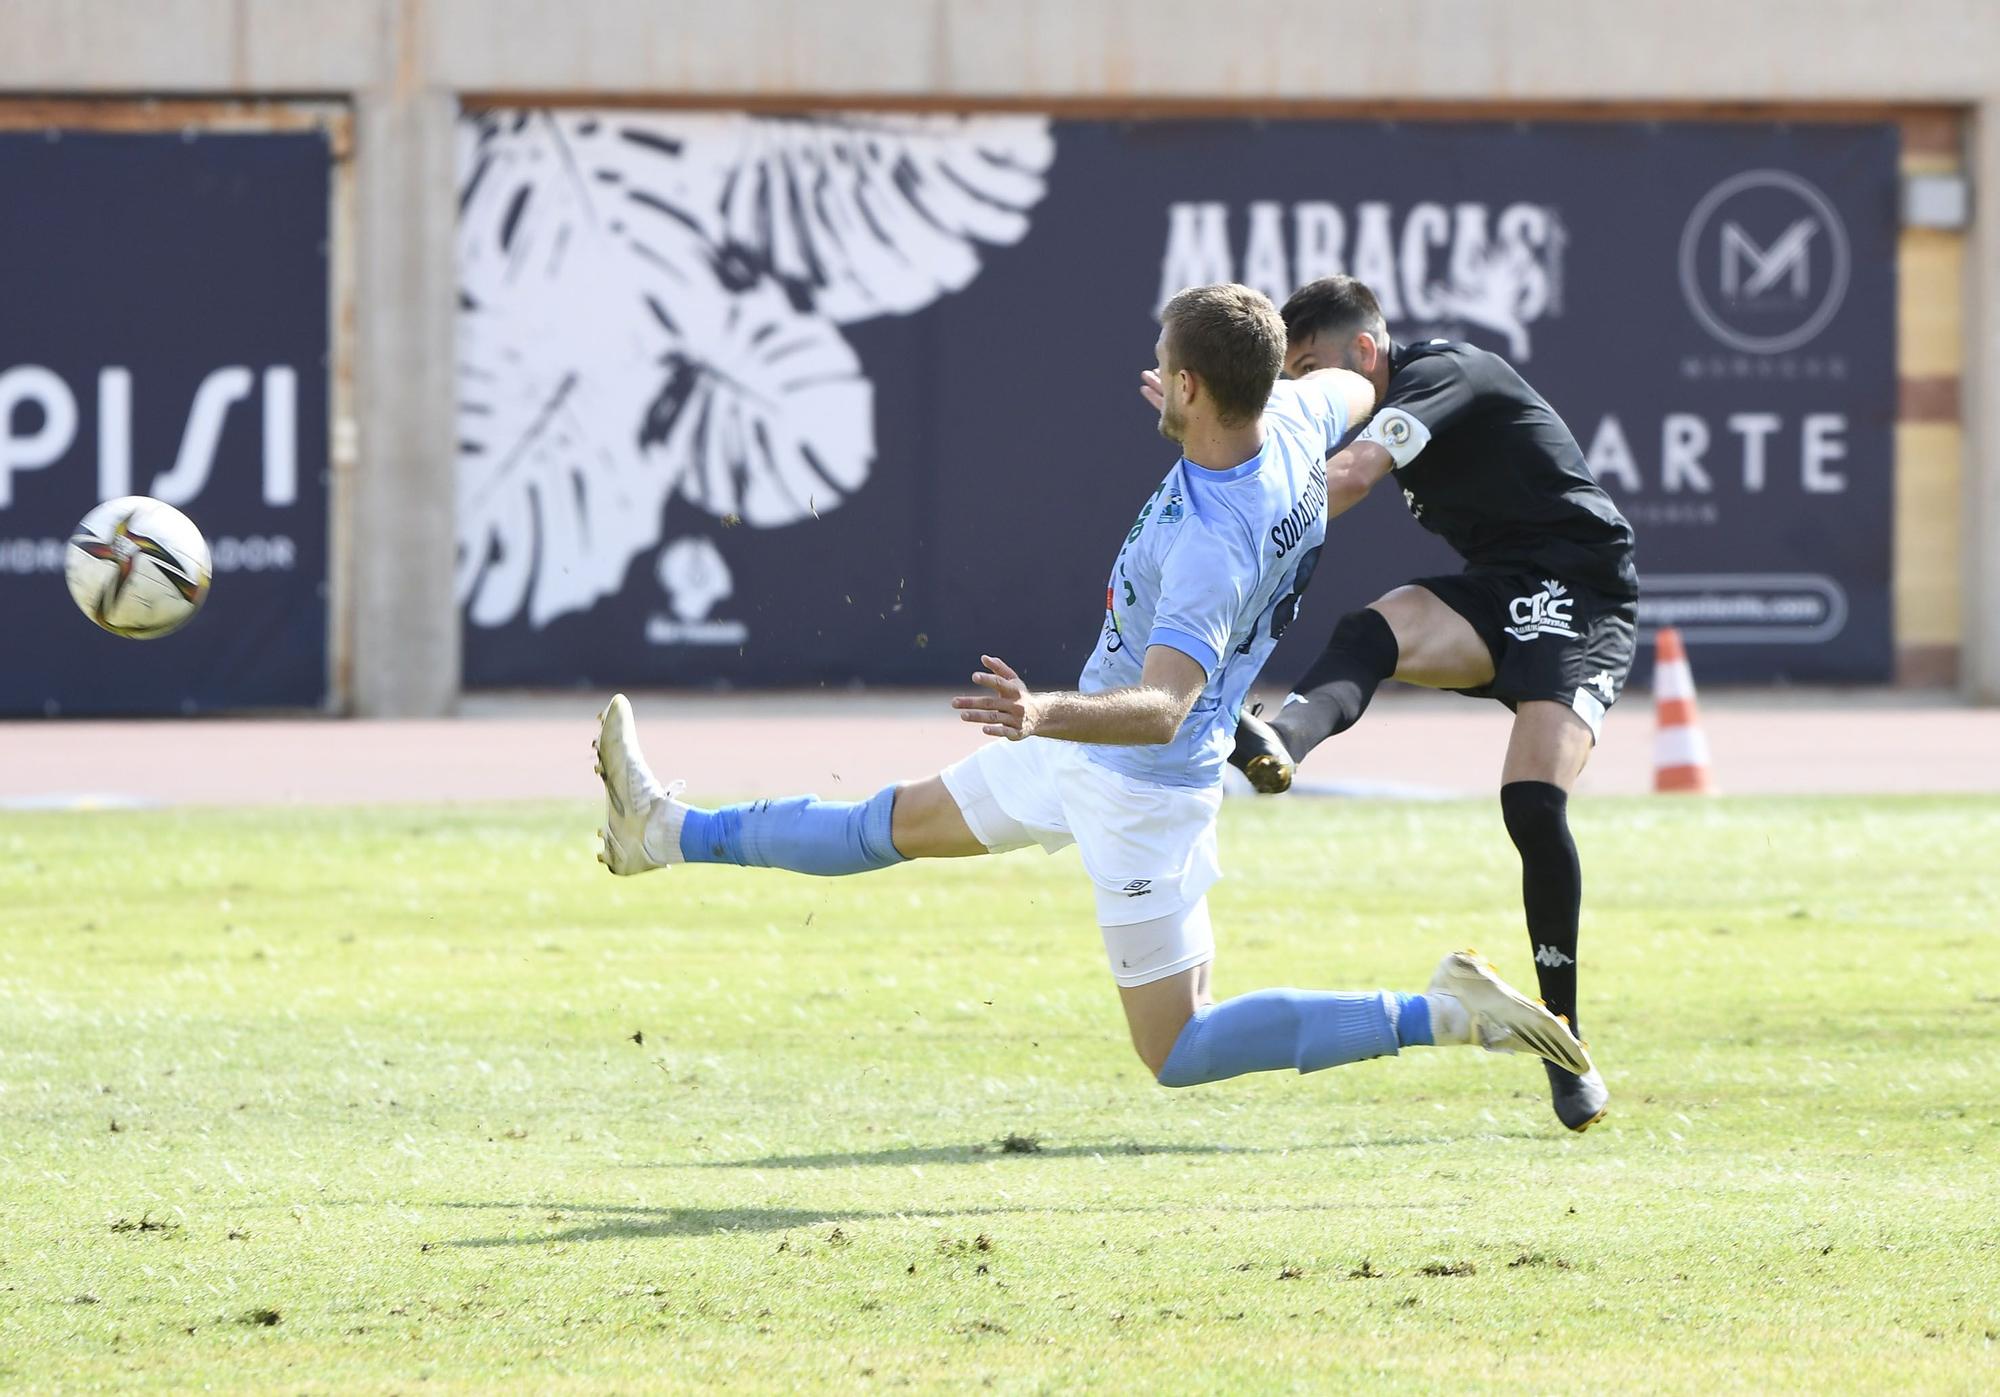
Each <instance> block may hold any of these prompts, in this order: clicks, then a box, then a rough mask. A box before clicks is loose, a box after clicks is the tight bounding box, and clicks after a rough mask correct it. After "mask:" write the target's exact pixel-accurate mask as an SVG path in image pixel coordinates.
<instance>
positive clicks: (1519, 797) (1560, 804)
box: [1500, 781, 1569, 851]
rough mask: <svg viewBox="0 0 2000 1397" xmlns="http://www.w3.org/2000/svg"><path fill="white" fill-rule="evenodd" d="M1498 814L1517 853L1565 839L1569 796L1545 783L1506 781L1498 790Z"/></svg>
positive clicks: (1567, 829)
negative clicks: (1517, 850)
mask: <svg viewBox="0 0 2000 1397" xmlns="http://www.w3.org/2000/svg"><path fill="white" fill-rule="evenodd" d="M1500 814H1501V817H1502V818H1503V819H1505V820H1506V822H1507V834H1508V837H1509V838H1511V839H1512V840H1513V841H1514V847H1515V848H1517V849H1521V850H1524V851H1525V850H1528V849H1532V848H1537V847H1540V846H1542V845H1545V844H1548V843H1550V842H1554V841H1560V840H1565V839H1567V838H1568V837H1569V795H1568V793H1567V792H1566V791H1564V790H1563V788H1562V787H1561V786H1557V785H1553V784H1551V783H1549V782H1547V781H1509V782H1508V783H1507V784H1506V785H1504V786H1502V787H1501V788H1500Z"/></svg>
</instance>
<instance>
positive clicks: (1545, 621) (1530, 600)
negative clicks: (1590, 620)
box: [1507, 577, 1577, 640]
mask: <svg viewBox="0 0 2000 1397" xmlns="http://www.w3.org/2000/svg"><path fill="white" fill-rule="evenodd" d="M1575 604H1576V598H1575V597H1572V596H1570V595H1569V588H1567V587H1565V586H1563V584H1562V583H1560V582H1558V581H1556V580H1555V579H1554V578H1552V577H1551V578H1547V579H1545V580H1544V581H1543V583H1542V590H1541V591H1539V592H1535V593H1533V594H1532V595H1529V596H1525V597H1516V598H1514V600H1512V601H1511V602H1508V603H1507V614H1508V616H1509V617H1510V618H1511V619H1512V620H1513V622H1514V624H1513V625H1511V626H1509V627H1507V634H1508V635H1511V636H1513V637H1514V639H1516V640H1533V639H1534V638H1535V637H1537V636H1543V635H1560V636H1566V637H1568V638H1569V639H1571V640H1575V639H1576V638H1577V637H1576V629H1575V618H1574V617H1573V616H1572V615H1571V614H1570V612H1571V608H1572V607H1574V606H1575Z"/></svg>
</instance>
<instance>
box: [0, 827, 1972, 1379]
mask: <svg viewBox="0 0 2000 1397" xmlns="http://www.w3.org/2000/svg"><path fill="white" fill-rule="evenodd" d="M593 819H594V812H593V811H591V810H590V809H588V808H585V807H562V808H558V807H547V806H541V807H508V808H474V809H463V810H452V811H411V810H370V811H351V812H334V813H327V812H295V811H279V812H258V813H248V812H241V813H219V812H167V813H158V812H155V813H137V814H77V815H7V816H0V1387H5V1388H20V1387H40V1388H53V1387H58V1386H62V1387H75V1386H120V1387H125V1386H155V1387H194V1386H203V1385H207V1386H213V1387H217V1388H225V1389H226V1388H238V1387H248V1386H252V1385H265V1384H275V1385H278V1386H281V1387H283V1388H285V1389H287V1390H291V1391H342V1392H345V1391H356V1390H399V1391H410V1390H413V1389H416V1388H417V1387H419V1386H420V1385H421V1386H426V1387H441V1388H483V1387H490V1386H495V1385H500V1384H504V1383H509V1382H512V1383H518V1384H520V1385H523V1386H533V1387H535V1388H538V1389H577V1390H614V1389H616V1390H628V1391H629V1390H633V1389H657V1388H662V1387H682V1386H688V1387H693V1386H706V1385H727V1386H733V1387H737V1388H741V1389H744V1390H762V1391H773V1390H782V1389H786V1388H794V1387H817V1386H827V1387H837V1388H842V1389H848V1390H867V1389H872V1388H878V1387H879V1388H916V1389H935V1390H943V1389H962V1388H976V1387H981V1386H992V1387H994V1388H997V1389H1001V1390H1012V1391H1041V1390H1062V1389H1074V1388H1080V1387H1100V1388H1104V1389H1123V1390H1137V1389H1142V1388H1144V1389H1149V1390H1156V1391H1165V1390H1175V1391H1188V1390H1196V1389H1209V1390H1219V1391H1230V1392H1235V1391H1276V1390H1306V1389H1327V1388H1333V1387H1335V1386H1339V1385H1346V1384H1350V1383H1353V1382H1357V1381H1359V1382H1365V1383H1367V1384H1369V1385H1370V1387H1371V1388H1389V1389H1403V1390H1413V1391H1414V1390H1437V1389H1441V1388H1445V1387H1447V1386H1449V1387H1458V1388H1464V1387H1472V1388H1479V1389H1499V1388H1502V1387H1506V1388H1515V1389H1521V1390H1529V1391H1547V1390H1554V1389H1584V1390H1607V1389H1627V1390H1648V1391H1656V1390H1657V1391H1690V1392H1692V1391H1702V1392H1709V1391H1714V1390H1718V1389H1749V1390H1771V1389H1777V1388H1789V1389H1801V1390H1807V1389H1809V1390H1814V1391H1821V1392H1834V1391H1855V1390H1866V1389H1873V1390H1878V1391H1886V1390H1890V1389H1895V1390H1899V1391H1909V1390H1928V1391H1966V1392H1971V1391H1992V1390H1993V1388H1994V1385H1995V1382H1996V1378H2000V937H1997V936H1996V933H1995V924H1996V920H2000V801H1970V800H1956V801H1947V800H1921V801H1919V800H1908V801H1871V802H1862V801H1814V802H1776V801H1772V802H1752V801H1730V802H1708V803H1704V802H1700V801H1692V800H1685V801H1669V800H1647V801H1636V802H1615V801H1597V802H1590V801H1586V802H1583V803H1581V804H1580V805H1579V807H1578V810H1577V814H1576V825H1577V830H1578V838H1579V841H1580V843H1581V844H1582V846H1583V850H1584V858H1585V869H1586V875H1587V878H1588V882H1589V890H1588V905H1587V911H1586V922H1585V940H1584V949H1585V957H1586V958H1585V964H1584V970H1585V980H1584V985H1585V995H1586V1005H1587V1010H1586V1020H1585V1022H1586V1026H1587V1028H1588V1029H1589V1030H1590V1036H1591V1037H1592V1039H1593V1041H1594V1044H1595V1046H1596V1049H1597V1051H1598V1056H1599V1061H1600V1063H1601V1065H1602V1066H1603V1068H1604V1071H1605V1075H1606V1077H1607V1078H1608V1079H1609V1081H1610V1084H1611V1088H1612V1091H1613V1093H1614V1098H1613V1114H1612V1116H1611V1118H1610V1120H1609V1121H1607V1122H1606V1123H1605V1124H1604V1125H1602V1126H1599V1127H1598V1128H1597V1129H1595V1130H1593V1131H1592V1132H1591V1133H1590V1134H1588V1135H1586V1136H1581V1137H1574V1136H1570V1135H1569V1134H1567V1133H1566V1132H1564V1131H1562V1130H1560V1129H1559V1128H1558V1127H1557V1126H1556V1124H1555V1122H1554V1119H1553V1117H1552V1116H1551V1115H1550V1113H1549V1110H1548V1106H1547V1102H1546V1096H1545V1089H1544V1087H1543V1083H1542V1074H1541V1071H1540V1069H1539V1067H1538V1066H1537V1065H1536V1064H1535V1063H1534V1062H1533V1061H1531V1060H1525V1059H1517V1058H1502V1057H1492V1056H1488V1055H1486V1054H1482V1053H1478V1052H1473V1051H1467V1050H1452V1051H1443V1050H1423V1049H1418V1050H1414V1051H1412V1052H1411V1053H1409V1054H1407V1055H1405V1056H1404V1057H1403V1058H1402V1059H1400V1060H1392V1061H1381V1062H1372V1063H1365V1064H1361V1065H1359V1066H1354V1067H1349V1068H1344V1069H1339V1070H1336V1071H1332V1072H1327V1073H1323V1074H1319V1075H1315V1076H1312V1077H1307V1078H1298V1077H1295V1076H1292V1075H1290V1074H1286V1075H1282V1076H1280V1075H1270V1076H1265V1077H1260V1078H1251V1079H1247V1080H1242V1081H1238V1082H1232V1083H1226V1084H1222V1085H1219V1086H1212V1087H1205V1088H1197V1089H1193V1090H1189V1091H1183V1092H1168V1091H1165V1090H1163V1089H1161V1088H1159V1087H1156V1086H1154V1085H1153V1084H1152V1083H1151V1081H1150V1080H1149V1079H1148V1078H1147V1077H1146V1075H1145V1072H1144V1070H1143V1069H1142V1068H1141V1067H1140V1066H1139V1065H1138V1062H1137V1060H1136V1059H1135V1058H1134V1057H1133V1056H1132V1055H1131V1053H1130V1050H1129V1048H1128V1047H1127V1046H1126V1044H1125V1042H1124V1037H1123V1028H1122V1024H1121V1021H1120V1019H1119V1015H1118V1009H1117V1005H1116V1001H1115V997H1114V992H1113V990H1112V988H1111V985H1110V982H1109V979H1108V976H1107V974H1106V973H1105V971H1104V969H1103V965H1102V960H1101V952H1100V950H1099V946H1098V940H1097V933H1096V931H1095V929H1094V927H1093V925H1092V922H1091V915H1090V900H1089V894H1088V889H1087V886H1086V884H1085V882H1084V880H1083V877H1082V874H1081V872H1080V870H1079V869H1078V867H1077V865H1076V862H1075V856H1074V854H1066V855H1062V856H1059V857H1057V858H1047V857H1044V856H1042V855H1040V854H1038V853H1024V854H1016V855H1013V856H1011V857H1009V858H1006V859H995V860H978V861H971V862H966V863H959V864H950V865H937V866H928V867H923V868H903V869H898V870H894V871H891V872H889V873H885V874H878V875H875V876H873V877H869V878H862V879H849V880H845V881H840V882H827V881H817V880H809V879H805V878H796V877H792V876H789V875H776V874H759V873H753V872H747V871H738V870H731V869H706V868H704V869H694V870H688V871H685V872H677V873H671V874H661V875H655V876H652V877H648V878H643V879H637V880H632V881H626V882H620V881H615V880H613V879H611V878H609V877H608V876H606V875H605V874H604V873H603V871H602V870H601V869H600V868H598V867H597V866H596V865H595V864H594V863H593V862H592V861H591V854H590V849H591V843H590V831H591V827H592V821H593ZM1224 857H1225V862H1226V864H1227V866H1228V867H1229V868H1230V869H1231V877H1230V878H1229V880H1228V881H1226V882H1225V883H1224V884H1223V885H1222V886H1221V887H1220V888H1219V889H1218V890H1217V892H1216V894H1215V897H1214V906H1215V909H1216V920H1217V925H1218V934H1219V937H1220V940H1221V945H1222V954H1221V959H1220V960H1219V962H1218V974H1217V979H1218V983H1219V987H1220V989H1221V990H1222V992H1224V993H1234V992H1237V991H1240V990H1246V989H1251V988H1256V987H1259V986H1262V985H1268V984H1298V985H1312V986H1334V985H1347V986H1364V987H1365V986H1374V985H1378V984H1379V985H1387V986H1391V987H1399V988H1416V987H1420V986H1421V985H1422V983H1423V982H1424V981H1425V980H1426V979H1427V977H1428V976H1429V973H1430V971H1431V968H1432V966H1433V964H1434V963H1435V961H1436V959H1437V957H1438V956H1439V954H1441V953H1442V952H1443V951H1445V950H1448V949H1452V948H1454V947H1456V946H1460V945H1464V944H1472V945H1475V946H1478V947H1479V948H1480V949H1482V950H1484V951H1486V952H1487V953H1488V954H1489V955H1491V956H1493V957H1494V959H1495V960H1496V961H1497V962H1498V963H1499V964H1500V966H1501V968H1502V970H1503V971H1506V972H1508V973H1510V974H1512V975H1513V976H1515V977H1516V978H1517V979H1518V980H1519V982H1521V983H1523V984H1528V983H1532V967H1531V965H1530V963H1529V960H1528V947H1527V944H1526V938H1525V935H1524V933H1523V932H1522V931H1521V930H1520V928H1519V910H1518V903H1517V899H1516V887H1515V880H1516V878H1517V876H1518V874H1517V871H1516V866H1515V864H1514V862H1513V857H1512V851H1511V849H1510V848H1509V847H1508V846H1507V844H1506V841H1505V837H1504V835H1503V834H1502V832H1501V829H1500V825H1499V815H1498V810H1497V808H1496V807H1493V806H1491V805H1489V804H1486V803H1477V804H1463V805H1459V804H1450V805H1396V804H1351V803H1333V802H1324V801H1322V802H1312V801H1307V800H1302V799H1291V800H1288V801H1282V802H1270V803H1268V804H1256V805H1252V804H1250V803H1248V802H1245V803H1241V804H1236V803H1232V804H1231V806H1230V807H1229V809H1228V810H1227V812H1226V814H1225V818H1224ZM642 1038H643V1041H641V1039H642ZM1009 1136H1013V1137H1017V1141H1018V1142H1020V1143H1023V1144H1025V1143H1026V1142H1030V1141H1032V1142H1033V1145H1032V1147H1031V1148H1025V1149H1020V1148H1017V1149H1009V1148H1006V1147H1004V1146H1003V1145H1002V1143H1001V1142H1002V1141H1003V1140H1005V1139H1006V1138H1007V1137H1009Z"/></svg>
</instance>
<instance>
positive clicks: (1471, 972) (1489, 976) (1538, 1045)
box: [1430, 951, 1594, 1128]
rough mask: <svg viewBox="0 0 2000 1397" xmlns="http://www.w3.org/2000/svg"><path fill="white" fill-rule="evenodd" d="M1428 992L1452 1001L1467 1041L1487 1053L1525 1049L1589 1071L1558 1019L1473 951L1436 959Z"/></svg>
mask: <svg viewBox="0 0 2000 1397" xmlns="http://www.w3.org/2000/svg"><path fill="white" fill-rule="evenodd" d="M1430 993H1431V994H1432V995H1447V996H1449V997H1450V998H1452V999H1454V1000H1456V1001H1458V1004H1459V1007H1460V1008H1462V1009H1464V1010H1465V1014H1466V1018H1467V1020H1468V1023H1467V1026H1466V1028H1467V1033H1466V1036H1467V1041H1469V1042H1473V1043H1477V1044H1478V1045H1479V1046H1480V1047H1482V1048H1484V1049H1486V1051H1487V1052H1489V1053H1512V1052H1521V1051H1526V1052H1530V1053H1533V1054H1534V1055H1535V1056H1536V1057H1539V1058H1541V1059H1543V1060H1544V1061H1547V1062H1552V1063H1554V1064H1555V1065H1556V1066H1558V1067H1560V1068H1563V1069H1564V1070H1565V1071H1569V1072H1574V1073H1576V1074H1577V1075H1578V1076H1583V1075H1584V1074H1586V1073H1589V1072H1591V1071H1593V1070H1594V1069H1593V1068H1592V1067H1591V1065H1590V1054H1589V1053H1588V1052H1586V1051H1585V1050H1584V1046H1583V1044H1581V1043H1579V1042H1577V1041H1576V1039H1575V1038H1574V1037H1572V1036H1571V1034H1570V1031H1569V1029H1568V1028H1566V1027H1564V1025H1563V1021H1562V1020H1561V1019H1559V1018H1557V1017H1556V1016H1555V1015H1554V1014H1551V1013H1550V1012H1549V1011H1548V1010H1547V1009H1546V1008H1544V1007H1543V1006H1542V1005H1540V1004H1537V1003H1536V1002H1535V1001H1534V1000H1532V999H1529V998H1528V997H1527V996H1525V995H1523V994H1522V993H1521V992H1520V991H1518V990H1516V989H1515V988H1514V987H1513V986H1512V985H1510V984H1508V983H1507V982H1506V981H1505V980H1503V979H1501V978H1500V977H1499V976H1498V975H1497V974H1495V973H1494V971H1493V967H1492V966H1490V965H1488V964H1487V963H1486V960H1485V958H1484V957H1483V956H1481V955H1480V954H1479V953H1478V952H1477V951H1453V952H1452V953H1451V954H1450V955H1448V956H1446V957H1445V958H1444V959H1443V960H1442V961H1441V962H1439V964H1438V968H1437V974H1435V975H1433V976H1431V983H1430ZM1572 1128H1574V1127H1572Z"/></svg>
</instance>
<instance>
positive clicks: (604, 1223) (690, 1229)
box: [444, 1201, 1433, 1248]
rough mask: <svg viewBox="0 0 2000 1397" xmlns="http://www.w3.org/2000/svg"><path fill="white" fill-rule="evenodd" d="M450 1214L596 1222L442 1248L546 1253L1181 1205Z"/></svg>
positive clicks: (1311, 1206)
mask: <svg viewBox="0 0 2000 1397" xmlns="http://www.w3.org/2000/svg"><path fill="white" fill-rule="evenodd" d="M444 1206H445V1207H448V1208H462V1209H468V1210H479V1209H494V1210H498V1211H504V1212H530V1211H535V1210H538V1209H539V1210H545V1211H546V1213H547V1215H548V1216H549V1217H550V1218H551V1219H562V1220H567V1219H568V1218H570V1217H572V1216H581V1217H585V1218H594V1219H596V1220H595V1221H591V1222H588V1223H584V1224H580V1225H578V1226H574V1227H566V1228H562V1229H560V1230H555V1231H549V1232H543V1233H540V1234H538V1235H535V1236H511V1237H463V1238H459V1239H458V1240H456V1241H451V1242H446V1243H444V1245H446V1246H449V1247H468V1248H481V1247H545V1246H551V1245H558V1244H562V1243H568V1242H610V1241H631V1240H633V1239H636V1238H643V1237H714V1236H726V1235H728V1234H730V1233H737V1232H790V1231H793V1230H795V1229H800V1228H808V1227H815V1228H816V1227H828V1226H831V1225H834V1224H841V1223H847V1224H852V1223H857V1222H906V1221H908V1220H910V1219H912V1218H966V1219H982V1218H995V1217H1011V1216H1018V1215H1022V1214H1043V1215H1046V1214H1052V1213H1073V1214H1074V1215H1075V1216H1077V1217H1079V1218H1082V1217H1101V1216H1104V1215H1106V1214H1159V1215H1162V1216H1164V1215H1168V1214H1173V1215H1176V1216H1180V1215H1184V1214H1186V1212H1187V1211H1188V1210H1187V1206H1186V1205H1185V1204H1183V1203H1180V1202H1168V1203H1158V1204H1151V1205H1145V1204H1124V1205H1111V1206H1105V1207H1090V1208H1080V1209H1063V1208H1049V1207H1036V1206H1031V1205H1028V1204H1008V1205H1001V1206H995V1207H986V1208H906V1209H902V1210H899V1211H896V1212H889V1213H862V1212H850V1211H841V1210H838V1209H836V1210H833V1211H823V1210H822V1211H814V1210H812V1209H809V1208H649V1207H612V1206H606V1205H601V1204H582V1205H578V1204H567V1203H546V1204H526V1205H524V1204H520V1203H447V1204H445V1205H444ZM1430 1206H1433V1205H1431V1204H1428V1203H1419V1202H1411V1203H1387V1202H1381V1201H1373V1202H1367V1203H1271V1204H1252V1205H1248V1206H1241V1207H1231V1208H1223V1209H1218V1210H1215V1211H1221V1212H1228V1213H1240V1214H1244V1215H1250V1214H1257V1213H1371V1212H1380V1211H1383V1210H1385V1209H1386V1210H1394V1211H1402V1210H1408V1209H1417V1208H1425V1207H1430Z"/></svg>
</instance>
